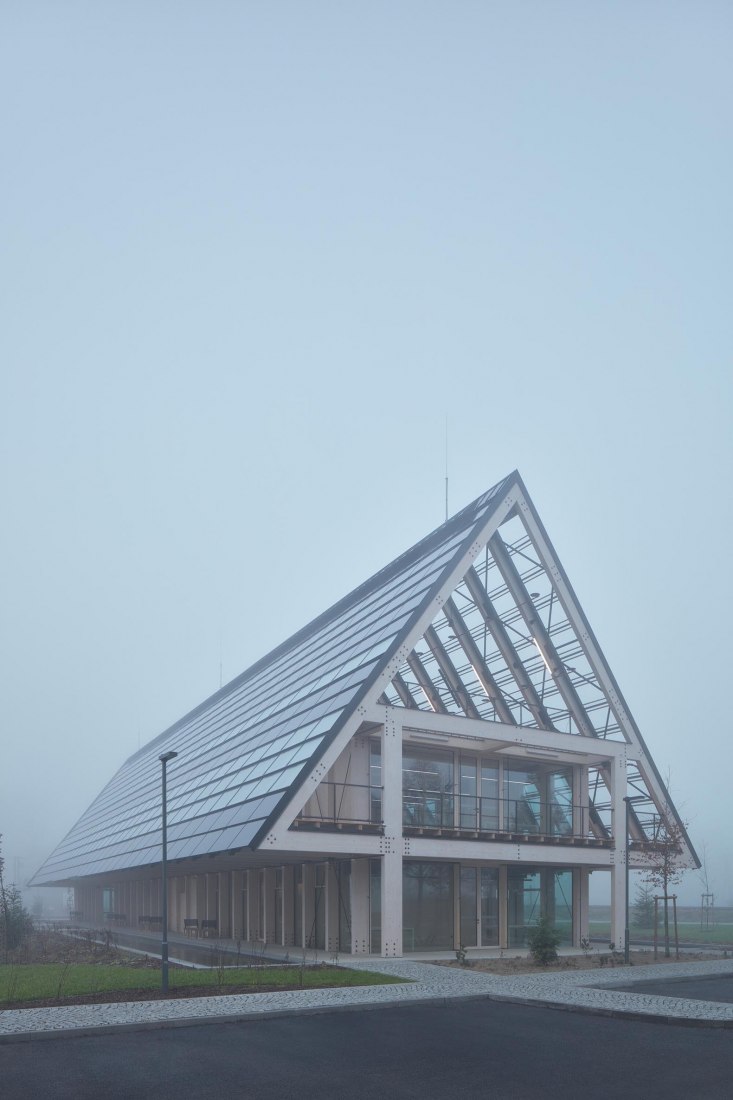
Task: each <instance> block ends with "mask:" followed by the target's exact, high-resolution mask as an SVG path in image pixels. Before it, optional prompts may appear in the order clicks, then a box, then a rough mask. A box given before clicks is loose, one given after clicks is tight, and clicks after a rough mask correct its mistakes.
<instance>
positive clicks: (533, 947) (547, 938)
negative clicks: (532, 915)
mask: <svg viewBox="0 0 733 1100" xmlns="http://www.w3.org/2000/svg"><path fill="white" fill-rule="evenodd" d="M561 939H562V935H561V933H560V932H558V930H557V928H555V926H554V924H553V923H552V921H551V920H550V918H549V917H540V919H539V920H538V921H537V924H536V925H535V926H534V928H531V929H530V931H529V933H528V934H527V945H528V947H529V951H530V954H531V956H532V958H533V959H534V961H535V962H536V963H539V964H540V966H547V965H548V964H549V963H551V962H556V961H557V949H558V947H559V945H560V940H561Z"/></svg>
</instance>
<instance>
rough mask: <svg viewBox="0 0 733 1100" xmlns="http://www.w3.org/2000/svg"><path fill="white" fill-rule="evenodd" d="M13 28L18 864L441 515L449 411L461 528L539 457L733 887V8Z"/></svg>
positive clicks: (350, 14) (7, 119) (22, 15)
mask: <svg viewBox="0 0 733 1100" xmlns="http://www.w3.org/2000/svg"><path fill="white" fill-rule="evenodd" d="M2 23H3V25H2V28H1V32H0V51H1V56H0V81H1V82H2V87H1V88H0V92H1V94H0V103H1V104H2V107H1V108H0V110H1V111H2V149H3V162H4V163H3V170H2V173H0V200H1V201H0V220H1V222H2V234H3V248H2V255H3V260H2V279H3V283H2V292H1V294H0V311H1V315H0V362H1V364H2V366H1V367H0V369H1V371H2V391H1V394H0V418H1V419H0V447H1V448H2V463H1V468H2V519H3V538H2V543H1V544H0V553H1V555H2V570H1V581H0V583H1V585H2V593H1V596H2V604H1V606H0V631H1V635H2V637H1V643H2V650H1V652H0V678H1V679H0V692H1V698H2V712H1V713H2V733H1V740H2V757H1V758H0V832H1V833H3V834H4V852H5V856H6V859H7V861H8V869H9V871H10V872H12V871H13V869H14V866H15V861H16V860H17V861H19V862H20V866H21V867H22V873H23V875H24V876H25V877H29V876H30V875H31V874H32V873H33V871H35V870H36V869H37V867H38V865H39V864H40V862H41V861H42V860H43V859H44V858H45V857H46V856H47V855H48V854H49V852H50V851H51V849H52V848H53V847H54V846H55V845H56V844H57V843H58V842H59V840H60V839H61V838H62V836H63V835H64V834H65V833H66V832H67V831H68V829H69V828H70V827H71V826H72V824H73V823H74V822H75V821H76V819H77V818H78V817H79V816H80V815H81V813H82V812H83V811H84V809H85V808H86V807H87V805H88V804H89V803H90V802H91V800H92V799H93V798H94V797H95V796H96V794H97V793H98V792H99V790H100V789H101V787H102V786H103V785H104V784H105V783H106V782H107V781H108V780H109V779H110V778H111V776H112V774H113V772H114V771H115V770H116V769H117V767H119V765H120V764H121V763H122V762H123V760H124V759H125V758H126V757H127V756H129V755H130V754H131V753H132V752H134V751H136V750H137V748H138V746H139V745H140V744H142V743H144V742H145V741H146V740H148V739H150V738H151V737H153V736H155V735H156V734H157V733H159V732H160V731H161V730H162V729H163V728H165V727H166V726H168V725H169V724H170V723H172V722H173V721H174V720H176V719H177V718H179V717H180V716H181V715H182V714H183V713H184V712H186V711H187V710H188V709H190V708H191V707H192V706H194V705H195V704H197V703H198V702H199V701H201V700H202V699H203V698H204V697H205V696H207V695H209V694H210V693H211V692H213V691H214V690H216V689H217V688H218V686H219V682H220V666H221V673H222V674H223V678H224V681H225V682H226V681H227V680H228V679H231V678H232V677H233V676H235V675H236V674H237V673H239V672H240V671H242V669H244V668H245V667H247V666H248V665H249V664H250V663H252V662H253V661H254V660H256V659H257V658H258V657H260V656H261V655H262V654H263V653H265V652H266V651H267V650H269V649H270V648H272V647H273V646H274V645H276V644H277V643H279V642H280V641H282V640H283V639H284V638H286V637H287V636H288V635H290V634H291V633H292V632H293V631H295V630H296V629H298V628H299V627H301V626H302V625H304V624H305V623H306V622H307V621H308V620H309V619H310V618H312V617H313V616H315V615H316V614H318V613H319V612H321V611H322V610H324V609H325V608H326V607H327V606H329V605H330V604H331V603H333V602H334V601H335V600H336V599H338V598H339V597H341V596H342V595H344V594H345V593H346V592H347V591H349V590H350V589H351V588H353V587H354V586H355V585H357V584H359V583H360V582H361V581H363V580H364V579H365V578H366V577H367V576H369V575H370V574H371V573H373V572H374V571H375V570H377V569H379V568H380V567H381V566H383V565H385V564H386V563H387V562H388V561H390V560H391V559H392V558H393V557H394V556H395V555H396V554H398V553H400V552H401V551H402V550H404V549H406V548H407V547H408V546H409V545H411V544H412V543H413V542H414V541H416V540H417V539H418V538H420V537H421V536H422V535H424V534H425V533H427V532H428V531H429V530H431V529H433V528H434V527H435V526H436V525H437V524H438V523H440V522H441V521H442V519H443V509H444V499H443V494H444V483H443V478H444V464H445V453H444V433H445V418H446V416H447V417H448V436H449V445H448V459H449V477H450V505H451V511H456V510H458V509H459V508H460V507H462V506H463V505H465V504H466V503H467V502H468V501H469V500H471V499H473V498H474V497H475V496H477V495H478V494H479V493H480V492H482V491H483V490H484V489H486V488H487V487H488V486H490V485H492V484H494V482H496V481H497V480H498V479H499V478H500V477H502V476H503V475H505V474H506V473H508V472H509V471H510V470H511V469H513V468H514V467H517V468H518V469H519V470H520V472H521V474H522V476H523V477H524V479H525V481H526V483H527V487H528V489H529V492H530V494H531V495H532V498H533V500H534V502H535V504H536V505H537V507H538V510H539V512H540V515H541V517H542V519H543V521H544V523H545V525H546V527H547V529H548V531H549V533H550V536H551V538H552V539H553V542H554V543H555V546H556V549H557V551H558V553H559V555H560V558H561V560H562V561H563V564H564V566H565V568H566V570H567V572H568V574H569V576H570V579H571V581H572V582H573V585H574V587H575V589H576V591H577V593H578V596H579V598H580V600H581V603H582V605H583V607H584V609H585V611H586V613H587V615H588V617H589V619H590V622H591V624H592V626H593V628H594V630H595V632H596V634H597V636H598V638H599V641H600V643H601V646H602V647H603V649H604V652H605V654H606V657H607V658H608V660H609V663H610V665H611V668H612V669H613V671H614V673H615V675H616V677H617V679H618V681H619V683H620V685H621V688H622V690H623V692H624V694H625V695H626V698H627V701H628V703H629V705H630V707H631V710H632V712H633V714H634V716H635V718H636V720H637V722H638V723H639V726H640V728H641V730H642V733H643V735H644V737H645V739H646V741H647V744H648V746H649V749H650V751H651V753H652V755H653V756H654V759H655V761H656V763H657V765H658V767H659V769H660V771H661V772H662V774H663V775H667V773H668V772H669V773H670V775H671V786H672V792H673V796H674V798H675V800H676V802H677V805H678V808H679V809H680V812H681V814H682V816H683V817H684V818H685V819H686V820H687V821H688V822H689V829H690V834H691V838H692V841H693V843H694V844H695V845H696V846H697V847H698V850H701V849H702V847H703V845H705V847H706V849H707V855H708V863H709V871H710V875H711V889H713V890H714V891H715V893H716V897H717V899H718V900H719V901H720V902H728V903H731V902H733V882H732V881H731V878H730V874H729V872H728V868H729V867H730V866H731V863H732V862H733V842H732V841H731V831H730V825H729V814H730V794H729V784H730V779H729V775H730V769H731V763H732V760H731V748H730V734H729V726H730V719H729V706H728V698H727V697H728V686H729V678H730V675H729V665H730V646H731V641H730V636H731V631H730V622H731V610H732V608H731V602H732V601H731V585H730V583H729V571H730V562H731V549H732V547H731V542H732V539H731V526H732V524H731V492H730V483H731V473H732V472H733V469H732V468H733V462H732V461H731V458H732V456H731V404H732V402H731V390H732V389H733V383H732V382H731V378H732V377H733V371H732V370H731V362H730V359H731V309H730V303H731V278H730V270H731V268H730V256H731V218H730V195H731V194H732V193H733V179H732V178H731V176H732V174H733V173H732V172H731V168H732V159H733V158H732V155H731V149H732V148H733V145H732V143H731V137H732V136H733V135H731V93H732V92H733V77H732V76H731V74H733V57H732V56H731V54H732V53H733V50H732V49H731V43H732V42H733V36H732V34H731V31H732V30H733V27H732V25H731V24H732V23H733V16H732V13H731V8H730V5H729V4H726V3H706V2H704V0H702V2H696V3H694V4H692V3H681V4H675V3H668V2H665V3H654V2H650V3H646V4H643V5H638V4H630V3H629V4H617V3H603V2H600V0H599V2H597V3H594V4H592V5H588V4H587V3H577V4H576V3H562V2H559V3H553V4H543V3H529V2H527V3H521V2H520V3H516V2H511V3H510V2H507V3H491V2H489V0H486V2H484V3H479V2H469V0H463V2H461V0H450V2H447V0H446V2H441V3H429V2H423V0H421V2H415V3H412V2H407V0H398V2H397V3H380V2H374V0H372V2H370V3H368V4H367V3H348V2H346V3H335V2H334V3H325V2H312V3H302V2H293V3H288V2H284V0H283V2H278V0H276V2H274V3H269V4H266V3H256V2H246V0H242V2H237V3H235V2H224V0H219V2H216V0H210V2H208V3H205V4H204V3H186V2H181V0H178V2H175V3H173V2H171V3H168V2H163V0H159V2H155V3H149V2H145V3H142V2H141V3H135V2H125V3H112V2H107V3H105V2H102V3H91V2H89V3H74V2H66V3H55V2H49V3H37V2H34V0H22V2H17V3H13V2H6V3H5V4H4V5H3V13H2ZM700 890H701V886H700V883H699V880H698V879H697V878H696V877H695V876H693V875H690V876H688V886H687V888H686V890H685V893H686V894H687V895H688V896H689V897H690V898H695V897H696V896H697V897H698V898H699V893H700Z"/></svg>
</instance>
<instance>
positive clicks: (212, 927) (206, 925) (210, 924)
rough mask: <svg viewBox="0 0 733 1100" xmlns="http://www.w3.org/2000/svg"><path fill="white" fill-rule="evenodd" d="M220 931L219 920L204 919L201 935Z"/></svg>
mask: <svg viewBox="0 0 733 1100" xmlns="http://www.w3.org/2000/svg"><path fill="white" fill-rule="evenodd" d="M218 931H219V922H218V921H215V920H202V921H201V935H202V936H215V935H217V933H218Z"/></svg>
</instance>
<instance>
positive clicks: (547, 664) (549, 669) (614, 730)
mask: <svg viewBox="0 0 733 1100" xmlns="http://www.w3.org/2000/svg"><path fill="white" fill-rule="evenodd" d="M520 485H521V482H520ZM521 502H522V504H523V505H524V507H520V506H519V505H518V506H517V507H515V508H514V509H513V510H512V511H511V512H510V514H509V516H508V517H507V519H506V520H505V522H504V523H502V524H501V525H500V526H499V528H498V530H496V531H495V532H494V533H493V534H492V535H491V537H490V538H488V540H487V541H486V543H485V545H483V546H482V549H481V552H480V553H479V554H478V556H477V557H476V559H475V561H474V562H473V564H472V565H470V567H469V568H468V569H467V571H466V573H465V575H464V576H463V578H462V580H461V581H460V583H458V584H457V586H455V587H454V588H453V590H452V591H451V592H450V594H448V593H444V594H443V595H444V597H445V599H444V602H443V607H442V610H441V611H440V612H439V614H437V615H436V616H435V618H434V619H433V621H432V622H431V624H430V626H429V627H428V628H427V629H426V630H425V631H424V632H423V633H422V635H421V637H420V638H419V641H418V642H417V643H416V644H414V645H413V647H412V649H411V651H410V653H409V655H408V656H407V657H406V659H405V660H404V662H403V663H402V664H401V666H400V668H399V669H398V671H397V672H396V674H395V676H394V677H393V678H392V680H391V682H390V684H389V685H388V687H387V688H386V689H385V690H384V692H383V696H382V701H384V702H386V703H389V704H390V705H392V706H396V707H407V708H410V709H416V710H423V711H433V712H437V713H445V714H452V715H457V716H465V717H469V718H478V719H482V720H485V721H488V722H501V723H507V724H510V725H514V726H524V727H530V728H534V729H545V730H553V731H557V732H561V733H568V734H571V735H575V736H580V737H591V738H598V739H601V740H604V739H608V740H612V741H627V742H629V743H631V744H635V743H638V742H639V741H640V740H641V739H640V737H639V735H638V732H637V731H636V730H635V727H633V723H632V722H630V723H628V724H627V728H626V730H624V729H622V727H621V724H620V722H619V712H620V710H621V709H623V710H624V712H625V706H624V707H623V708H619V707H618V706H614V703H613V702H612V699H611V695H612V692H611V691H610V690H609V687H608V684H607V683H602V682H601V678H600V675H599V669H598V662H596V665H595V667H594V665H593V664H592V663H591V661H590V659H589V656H588V646H587V644H586V642H585V641H584V639H583V638H582V637H581V635H585V634H586V633H587V632H588V631H589V628H587V624H586V623H585V621H584V620H579V618H578V616H577V615H574V614H573V610H572V609H571V608H570V607H569V606H568V601H567V599H563V594H562V593H561V592H560V590H559V583H558V580H559V577H560V575H561V574H560V572H559V570H560V566H559V562H557V560H556V558H555V557H554V551H553V552H552V553H553V558H552V560H548V558H547V554H546V548H545V547H543V546H542V545H540V544H539V543H540V541H542V542H543V543H544V541H545V539H544V538H542V539H541V540H540V539H538V537H537V536H538V534H539V535H542V536H544V531H543V529H541V525H540V529H539V531H538V530H537V528H536V527H535V523H534V522H533V517H536V513H534V509H533V508H532V506H531V502H530V501H529V497H528V496H527V494H526V490H524V487H523V486H522V487H521ZM562 577H564V574H562ZM568 587H569V586H568ZM571 591H572V590H571ZM606 671H608V670H607V669H606ZM608 675H609V677H610V673H608ZM629 718H630V716H629ZM629 725H630V726H632V728H628V726H629ZM642 744H643V742H642ZM652 767H653V765H652ZM627 774H628V794H629V796H630V797H631V799H632V803H631V807H630V810H631V812H630V827H631V834H632V844H633V842H634V841H636V842H638V843H640V844H643V843H645V842H647V841H649V842H651V841H653V840H654V839H655V838H656V836H657V834H658V830H659V822H660V819H661V817H663V816H664V814H665V812H666V810H665V806H666V807H667V808H670V807H671V800H670V798H669V795H668V793H667V792H666V790H665V789H664V787H663V784H662V783H661V779H660V778H659V776H658V774H657V773H654V778H655V780H656V782H655V784H654V786H655V787H656V792H655V791H653V790H652V789H651V784H650V782H649V781H648V779H647V778H646V777H645V776H644V775H642V773H641V771H640V770H639V768H638V767H637V765H636V764H635V763H630V764H629V768H628V773H627ZM609 780H610V777H609V776H608V775H606V774H605V773H604V772H603V771H602V769H596V768H591V769H590V774H589V796H590V801H591V807H592V810H591V817H592V822H593V826H594V830H595V831H596V833H597V835H599V836H610V835H611V797H610V791H609ZM673 812H674V811H673Z"/></svg>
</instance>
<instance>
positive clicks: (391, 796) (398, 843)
mask: <svg viewBox="0 0 733 1100" xmlns="http://www.w3.org/2000/svg"><path fill="white" fill-rule="evenodd" d="M382 787H383V791H382V815H383V817H384V836H383V837H382V838H381V843H380V850H381V856H382V956H383V957H384V958H401V957H402V852H403V841H402V719H401V717H398V716H396V715H395V712H394V710H392V709H391V708H390V709H389V710H388V711H387V713H386V719H385V723H384V725H383V727H382Z"/></svg>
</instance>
